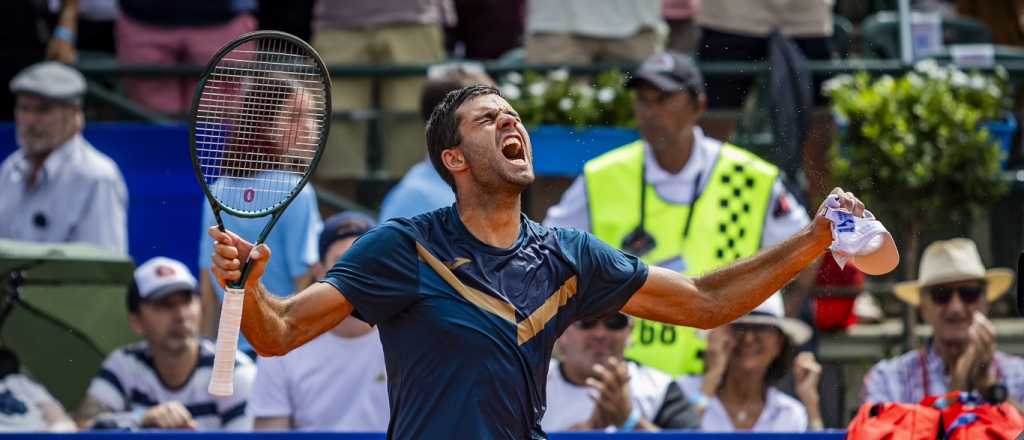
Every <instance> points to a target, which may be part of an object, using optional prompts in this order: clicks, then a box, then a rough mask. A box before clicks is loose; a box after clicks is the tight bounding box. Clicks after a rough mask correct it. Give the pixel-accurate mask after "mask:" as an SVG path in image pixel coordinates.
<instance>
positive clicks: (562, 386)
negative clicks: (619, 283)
mask: <svg viewBox="0 0 1024 440" xmlns="http://www.w3.org/2000/svg"><path fill="white" fill-rule="evenodd" d="M632 329H633V320H632V318H630V317H628V316H626V315H624V314H622V313H616V314H614V315H612V316H609V317H606V318H605V319H601V320H594V321H578V322H575V323H573V324H572V325H570V326H569V328H567V329H565V333H563V334H562V336H561V337H560V338H559V339H558V342H557V351H558V353H559V358H560V360H552V361H551V366H550V367H549V368H548V383H547V399H548V400H547V408H548V409H547V412H546V413H545V414H544V419H543V420H542V421H541V426H542V427H543V428H544V430H545V431H549V432H551V431H570V430H572V431H575V430H595V429H617V430H622V431H632V430H638V431H658V430H660V429H685V428H697V427H698V426H699V424H700V419H699V415H698V414H697V412H696V411H695V409H694V408H693V406H692V405H691V404H690V403H689V399H687V398H686V396H685V395H683V392H682V390H681V389H680V388H679V385H678V384H676V383H675V382H673V381H672V377H671V376H669V375H667V374H665V373H662V372H661V371H658V370H656V369H654V368H651V367H648V366H644V365H641V364H638V363H635V362H630V361H626V360H624V358H623V352H624V351H625V349H626V342H627V341H629V334H630V332H631V331H632ZM595 396H596V397H595Z"/></svg>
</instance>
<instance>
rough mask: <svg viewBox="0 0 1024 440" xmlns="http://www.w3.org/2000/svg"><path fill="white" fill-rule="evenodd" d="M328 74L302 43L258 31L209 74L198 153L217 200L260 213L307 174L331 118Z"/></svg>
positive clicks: (199, 107) (201, 108)
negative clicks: (257, 36)
mask: <svg viewBox="0 0 1024 440" xmlns="http://www.w3.org/2000/svg"><path fill="white" fill-rule="evenodd" d="M325 78H326V74H325V72H323V71H322V69H321V68H320V64H319V63H318V62H317V61H316V60H315V59H314V58H313V56H312V55H311V54H310V53H309V52H307V51H306V50H305V49H304V48H303V47H301V46H299V45H297V44H295V43H293V42H291V41H289V40H286V39H282V38H262V39H257V40H253V41H250V42H247V43H245V44H242V45H240V46H238V47H236V48H235V49H234V50H232V51H230V52H228V53H227V54H226V55H225V56H223V57H222V58H221V59H220V60H219V61H218V63H217V64H216V66H215V67H214V68H213V69H212V71H211V73H210V75H208V77H207V79H206V81H205V83H204V86H203V90H202V92H201V93H200V98H199V103H198V105H197V112H196V124H195V127H196V130H195V139H196V155H197V159H198V161H199V165H200V169H201V172H202V174H203V177H204V179H205V180H206V183H207V185H208V186H209V187H210V191H211V194H212V195H213V197H214V198H216V199H217V200H218V201H219V202H220V203H221V204H222V205H224V206H226V207H230V208H232V209H235V210H237V211H240V212H251V213H258V212H262V211H267V210H271V209H273V208H274V207H276V206H277V205H279V204H281V203H283V202H285V201H287V200H288V198H289V197H290V196H291V194H292V192H293V191H294V190H296V189H297V188H296V187H297V186H298V183H299V182H300V181H301V180H302V179H303V177H305V176H306V175H307V174H308V172H309V170H310V167H311V165H312V162H313V159H314V158H315V157H316V155H317V152H318V150H319V149H320V147H321V145H322V144H323V142H322V139H321V137H322V136H323V133H324V130H325V126H326V124H328V123H329V116H330V115H329V110H328V109H327V96H326V90H327V86H326V84H325V81H326V79H325Z"/></svg>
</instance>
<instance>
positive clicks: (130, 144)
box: [0, 123, 205, 272]
mask: <svg viewBox="0 0 1024 440" xmlns="http://www.w3.org/2000/svg"><path fill="white" fill-rule="evenodd" d="M85 137H86V139H88V140H89V142H91V143H92V144H93V146H95V147H96V148H97V149H99V150H100V151H102V152H104V153H105V154H107V155H108V156H110V157H111V158H112V159H114V161H115V162H117V165H118V166H119V167H120V168H121V174H123V175H124V180H125V183H126V184H127V185H128V252H129V253H130V254H131V256H132V257H133V258H134V259H135V261H136V262H142V261H145V260H147V259H149V258H150V257H154V256H157V255H163V256H167V257H171V258H174V259H177V260H181V261H182V262H184V263H185V264H187V265H188V266H189V268H191V269H192V270H193V272H194V271H195V270H196V261H197V258H198V257H197V255H198V248H197V247H198V243H199V241H198V240H199V231H200V225H199V222H200V214H201V212H202V211H201V208H202V203H205V201H204V200H203V195H202V191H201V190H200V189H199V185H198V184H197V183H196V178H195V174H194V173H193V172H192V160H191V158H190V157H189V153H188V127H187V126H185V125H175V126H160V125H152V124H140V123H88V124H86V128H85ZM16 148H17V147H16V145H15V135H14V125H13V124H2V125H0V156H2V157H4V158H6V157H7V155H9V154H10V153H12V152H13V151H14V150H15V149H16Z"/></svg>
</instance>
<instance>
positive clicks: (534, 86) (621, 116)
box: [499, 69, 638, 176]
mask: <svg viewBox="0 0 1024 440" xmlns="http://www.w3.org/2000/svg"><path fill="white" fill-rule="evenodd" d="M625 82H626V76H625V75H624V74H623V73H622V72H621V71H620V70H616V69H613V70H609V71H607V72H604V73H601V74H600V75H597V77H595V78H593V79H591V80H589V81H584V80H580V79H576V78H572V77H571V76H570V75H569V71H568V70H567V69H558V70H552V71H550V72H548V73H547V74H541V73H537V72H529V71H528V72H524V73H518V72H512V73H509V74H507V75H505V76H504V77H502V78H501V80H500V82H499V87H500V88H501V91H502V94H504V95H505V98H506V99H508V101H509V103H511V104H512V106H513V107H514V108H515V109H516V111H518V112H519V115H520V116H521V117H522V119H523V123H524V124H526V127H527V128H529V130H530V137H531V139H532V140H533V144H534V146H535V148H534V169H535V170H536V172H537V174H539V175H562V176H571V175H576V174H579V173H580V172H582V169H583V164H584V163H585V162H586V161H587V160H589V159H591V158H593V157H595V156H597V155H599V154H601V153H603V152H605V151H608V150H611V149H613V148H615V147H618V146H620V145H624V144H627V143H629V142H632V141H634V140H636V139H637V138H638V135H637V133H636V130H634V129H633V126H634V125H635V124H634V120H633V102H632V92H631V91H630V90H629V89H627V88H626V87H625Z"/></svg>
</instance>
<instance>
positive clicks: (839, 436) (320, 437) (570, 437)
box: [0, 431, 846, 440]
mask: <svg viewBox="0 0 1024 440" xmlns="http://www.w3.org/2000/svg"><path fill="white" fill-rule="evenodd" d="M0 438H2V439H5V440H34V439H48V440H129V439H134V440H235V439H239V440H240V439H243V438H244V439H252V440H383V439H384V434H339V433H314V432H284V433H281V432H278V433H191V432H188V433H180V432H145V433H122V432H83V433H78V434H0ZM550 438H551V440H602V439H616V440H783V439H797V440H843V439H844V438H846V433H845V432H844V431H832V432H815V433H803V434H774V433H773V434H769V433H764V434H761V433H758V434H754V433H735V434H733V433H716V434H712V433H702V432H660V433H633V432H631V433H616V434H603V433H582V432H573V433H568V432H566V433H555V434H550Z"/></svg>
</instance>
